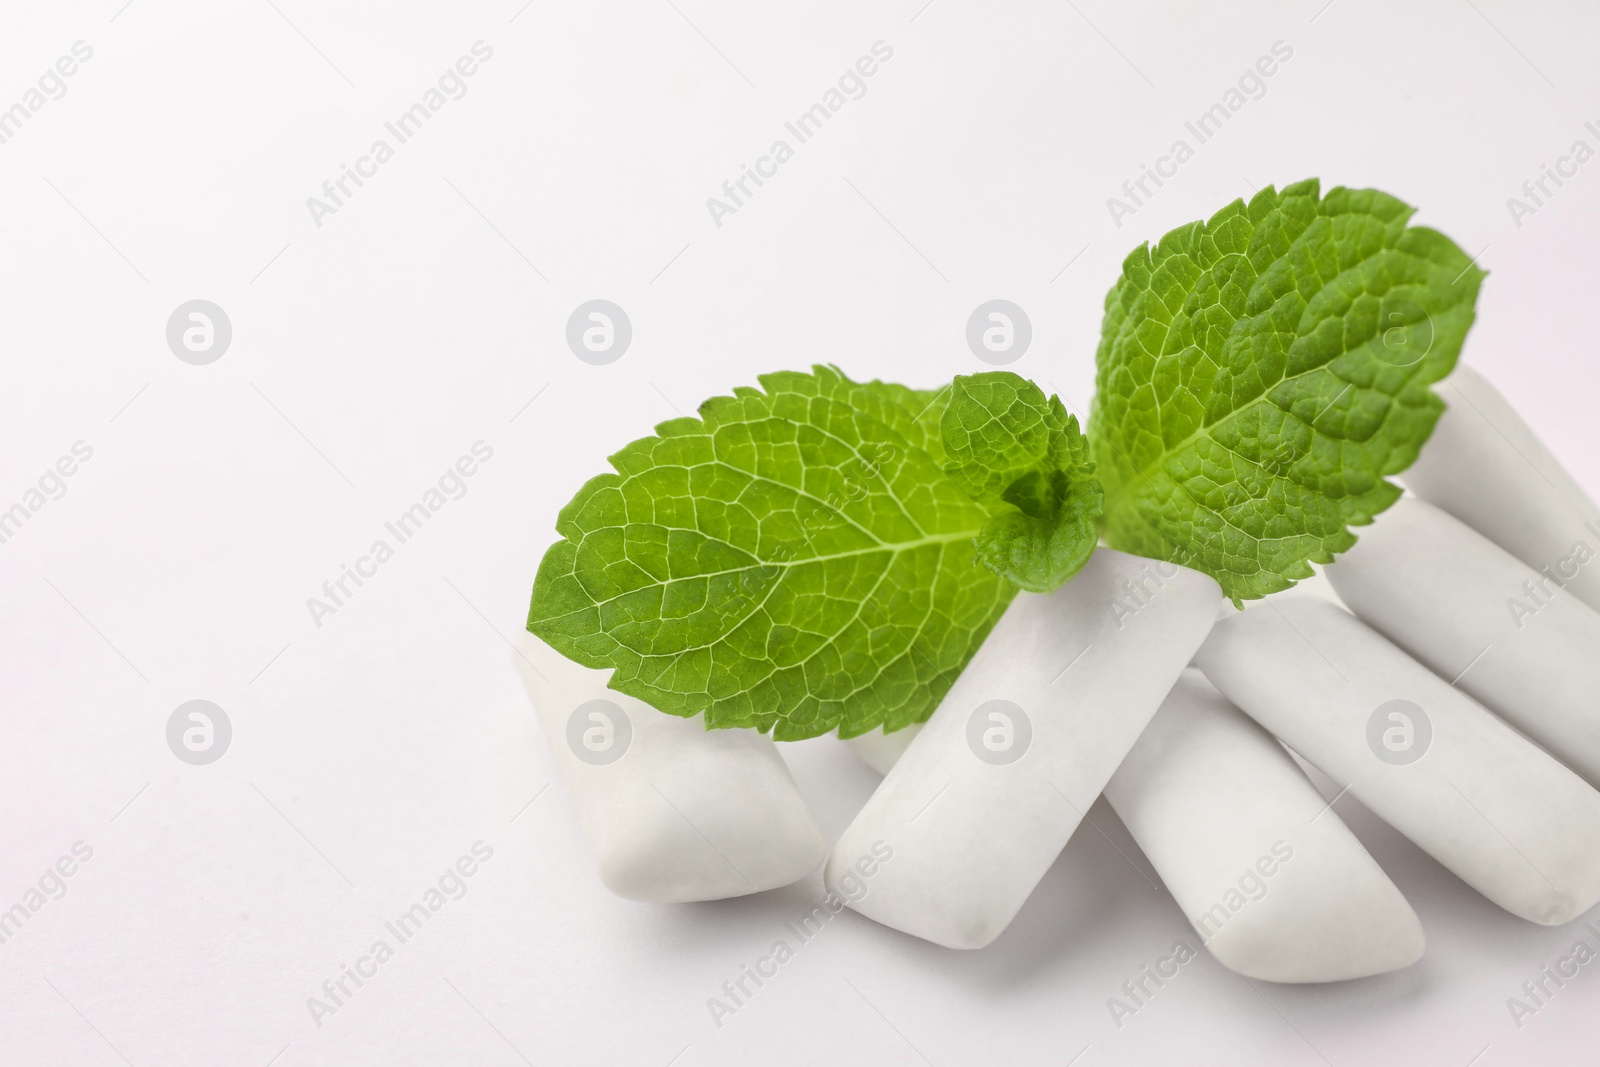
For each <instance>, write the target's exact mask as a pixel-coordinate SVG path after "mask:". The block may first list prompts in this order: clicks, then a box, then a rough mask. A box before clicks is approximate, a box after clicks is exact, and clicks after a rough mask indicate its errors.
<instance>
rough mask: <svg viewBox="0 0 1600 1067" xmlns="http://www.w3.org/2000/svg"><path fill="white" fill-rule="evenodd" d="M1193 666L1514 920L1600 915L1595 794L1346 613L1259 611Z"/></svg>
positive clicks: (1212, 643) (1285, 608)
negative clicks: (1595, 911) (1595, 910)
mask: <svg viewBox="0 0 1600 1067" xmlns="http://www.w3.org/2000/svg"><path fill="white" fill-rule="evenodd" d="M1195 665H1196V666H1198V667H1199V668H1200V669H1201V670H1203V671H1204V672H1205V674H1206V677H1207V678H1208V679H1210V680H1211V682H1212V684H1213V685H1215V686H1216V687H1217V688H1218V689H1219V690H1221V691H1222V693H1223V695H1224V696H1226V697H1227V698H1228V699H1229V700H1231V701H1232V702H1233V703H1234V704H1236V705H1238V707H1239V708H1241V709H1242V710H1243V711H1245V712H1246V713H1247V714H1248V715H1250V717H1251V718H1253V719H1255V720H1256V721H1257V722H1259V723H1260V724H1261V725H1262V726H1264V727H1266V728H1267V729H1268V730H1269V731H1271V732H1272V733H1274V734H1276V735H1277V736H1278V737H1279V738H1281V739H1282V740H1283V741H1284V743H1286V744H1287V745H1288V746H1289V747H1290V748H1292V749H1294V750H1295V751H1296V752H1298V753H1300V755H1302V756H1304V757H1305V758H1306V759H1307V760H1309V761H1311V762H1312V763H1314V764H1316V765H1317V766H1318V767H1320V768H1321V769H1322V771H1323V772H1324V773H1326V774H1327V775H1329V776H1330V777H1331V778H1333V779H1335V780H1336V781H1339V782H1345V783H1348V788H1349V790H1350V792H1351V793H1352V794H1354V795H1355V796H1356V797H1358V798H1359V799H1360V800H1361V802H1362V803H1364V804H1365V805H1366V806H1367V807H1369V808H1371V809H1372V810H1373V811H1374V812H1375V813H1376V814H1377V815H1378V816H1379V817H1380V818H1382V819H1384V820H1385V821H1387V822H1388V823H1389V824H1390V825H1391V826H1393V827H1394V828H1395V829H1396V830H1399V831H1400V832H1401V833H1402V834H1404V835H1405V836H1406V837H1409V838H1410V839H1411V840H1412V841H1413V842H1415V843H1416V844H1417V845H1418V847H1420V848H1421V849H1422V850H1423V851H1424V852H1427V853H1428V854H1429V855H1431V856H1432V857H1433V858H1434V859H1436V860H1438V861H1439V862H1440V863H1442V864H1444V866H1446V867H1448V868H1449V869H1450V870H1452V871H1454V872H1455V873H1456V874H1457V875H1458V876H1459V877H1460V878H1461V880H1462V881H1464V882H1466V883H1467V884H1468V885H1470V886H1472V887H1473V888H1474V889H1476V890H1477V891H1478V892H1480V893H1482V894H1483V895H1484V896H1486V897H1488V898H1489V899H1490V900H1492V901H1494V902H1495V903H1496V904H1498V905H1500V906H1501V907H1502V908H1505V909H1506V910H1507V911H1509V912H1512V913H1513V914H1515V915H1520V916H1521V917H1522V918H1524V919H1529V920H1532V921H1533V922H1538V923H1548V924H1555V923H1564V922H1567V921H1568V920H1570V919H1572V918H1573V917H1575V916H1577V915H1580V914H1582V913H1583V912H1584V911H1587V910H1588V909H1589V908H1590V907H1593V906H1594V904H1595V902H1596V901H1600V793H1596V792H1595V791H1594V790H1593V789H1591V788H1589V786H1588V785H1587V784H1585V783H1584V781H1583V779H1581V778H1579V777H1578V776H1577V775H1576V774H1573V773H1572V772H1571V771H1570V770H1568V769H1567V768H1566V767H1564V766H1562V765H1561V764H1560V763H1558V762H1556V760H1555V759H1554V758H1553V757H1551V756H1550V755H1548V754H1547V753H1545V752H1544V751H1543V750H1542V749H1540V748H1539V747H1538V746H1537V745H1535V744H1533V743H1532V742H1531V741H1528V740H1527V739H1526V738H1524V737H1522V736H1521V735H1520V734H1518V733H1517V732H1516V731H1515V730H1513V729H1512V728H1511V727H1509V726H1507V725H1506V724H1505V723H1503V722H1501V721H1500V720H1499V719H1497V718H1496V717H1495V716H1494V715H1492V714H1491V713H1490V712H1489V711H1487V710H1486V709H1485V708H1484V707H1483V706H1482V705H1481V704H1479V703H1478V702H1477V701H1475V700H1473V699H1472V698H1471V697H1469V696H1467V695H1466V694H1465V693H1462V692H1460V691H1458V690H1456V689H1453V688H1451V686H1450V684H1449V683H1448V682H1446V681H1444V680H1443V679H1441V678H1440V677H1439V676H1438V675H1436V674H1434V673H1433V672H1432V671H1430V670H1428V669H1427V668H1426V667H1424V666H1422V664H1420V663H1418V662H1417V661H1416V660H1414V659H1412V658H1411V657H1410V656H1408V655H1406V654H1405V653H1404V652H1402V651H1401V650H1400V649H1398V648H1396V647H1395V646H1394V645H1392V644H1390V643H1389V642H1388V641H1387V640H1386V639H1385V638H1384V637H1383V636H1382V635H1381V634H1379V633H1377V632H1376V631H1375V630H1373V629H1371V628H1370V627H1368V626H1367V625H1366V624H1365V623H1363V622H1362V621H1361V620H1359V619H1357V618H1356V617H1355V616H1353V615H1351V614H1350V613H1349V612H1347V611H1343V610H1341V609H1340V608H1337V607H1335V606H1334V605H1332V604H1329V603H1327V602H1326V601H1323V600H1317V599H1313V598H1310V597H1296V596H1292V595H1290V596H1281V595H1280V596H1274V597H1271V598H1269V599H1268V600H1266V601H1257V602H1256V603H1254V604H1252V605H1251V606H1250V607H1249V608H1247V609H1246V610H1245V611H1243V612H1241V613H1239V614H1237V615H1235V616H1234V617H1232V618H1229V619H1224V620H1222V621H1220V622H1218V623H1217V625H1216V627H1215V628H1214V629H1213V630H1212V632H1211V636H1210V637H1209V638H1208V639H1207V640H1206V643H1205V645H1204V646H1202V647H1201V649H1200V651H1199V652H1198V653H1197V654H1196V655H1195ZM1406 761H1410V762H1406Z"/></svg>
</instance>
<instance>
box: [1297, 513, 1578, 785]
mask: <svg viewBox="0 0 1600 1067" xmlns="http://www.w3.org/2000/svg"><path fill="white" fill-rule="evenodd" d="M1327 574H1328V579H1329V581H1331V582H1332V583H1333V587H1334V588H1335V589H1336V590H1338V593H1339V596H1340V599H1342V600H1343V601H1344V602H1345V603H1346V604H1348V605H1349V606H1350V610H1351V611H1354V612H1355V613H1356V615H1357V616H1358V617H1360V618H1361V619H1362V620H1364V621H1365V622H1366V623H1367V624H1368V625H1370V626H1371V627H1372V628H1373V629H1375V630H1377V631H1378V632H1379V633H1381V634H1383V635H1384V636H1385V637H1387V638H1389V640H1391V641H1393V642H1394V643H1395V644H1397V645H1399V646H1400V647H1401V648H1403V649H1405V650H1406V651H1407V652H1409V653H1411V655H1412V656H1414V657H1415V658H1416V659H1418V660H1420V661H1421V662H1422V663H1424V664H1426V665H1427V666H1429V667H1431V668H1433V671H1434V673H1435V674H1437V675H1439V676H1440V677H1441V678H1444V679H1446V680H1453V681H1454V684H1455V686H1456V688H1457V689H1460V690H1462V691H1463V692H1465V693H1467V694H1468V695H1470V696H1471V697H1472V698H1473V699H1474V700H1476V701H1478V702H1479V703H1480V704H1482V705H1484V706H1485V707H1487V708H1488V709H1489V710H1490V711H1493V712H1495V713H1496V714H1498V715H1499V716H1500V717H1501V718H1503V719H1505V720H1506V721H1507V722H1509V723H1511V724H1512V725H1513V726H1515V727H1517V729H1519V730H1521V731H1522V732H1523V733H1525V734H1527V735H1528V736H1529V737H1531V738H1533V739H1534V740H1535V741H1537V742H1539V744H1541V745H1543V746H1544V747H1545V748H1547V749H1548V750H1549V751H1550V752H1551V754H1553V755H1554V756H1555V757H1556V758H1557V759H1559V760H1561V761H1562V762H1563V763H1565V764H1566V765H1567V766H1569V767H1571V768H1572V769H1573V770H1575V771H1577V772H1578V774H1580V775H1582V776H1583V777H1584V778H1586V779H1587V780H1588V781H1589V783H1590V784H1592V785H1600V614H1597V613H1596V612H1595V611H1594V610H1593V609H1592V608H1590V607H1589V606H1588V605H1586V604H1584V603H1583V602H1582V601H1580V600H1578V599H1577V598H1576V597H1574V596H1571V595H1569V594H1568V593H1567V592H1566V591H1565V590H1563V589H1561V588H1559V587H1557V586H1556V585H1554V584H1553V583H1551V582H1548V581H1545V580H1544V576H1543V575H1541V574H1539V573H1538V572H1537V571H1535V570H1534V569H1533V568H1531V567H1529V566H1528V565H1527V564H1525V563H1523V562H1522V561H1521V560H1518V559H1517V558H1516V557H1514V556H1512V555H1511V554H1510V553H1508V552H1506V551H1505V550H1504V549H1502V548H1501V547H1500V546H1499V545H1496V544H1495V543H1494V542H1492V541H1490V540H1489V539H1488V538H1486V537H1484V536H1483V535H1481V534H1479V533H1478V532H1477V531H1475V530H1473V529H1471V528H1470V527H1468V526H1466V525H1465V524H1464V523H1462V522H1460V521H1459V520H1457V519H1455V518H1453V517H1452V516H1450V515H1448V514H1446V513H1445V512H1443V511H1440V510H1439V509H1438V508H1436V507H1434V506H1433V505H1431V504H1428V503H1425V502H1423V501H1421V500H1418V499H1416V498H1415V497H1402V498H1400V499H1399V500H1398V501H1396V502H1395V504H1394V506H1393V507H1391V508H1389V510H1388V511H1385V512H1384V513H1383V514H1381V515H1379V516H1378V518H1377V521H1376V522H1374V523H1373V525H1372V526H1371V527H1369V528H1368V529H1365V530H1363V531H1362V532H1361V540H1360V541H1358V542H1357V543H1356V546H1355V547H1354V548H1352V549H1350V550H1349V551H1348V552H1346V553H1345V554H1344V555H1342V556H1340V557H1339V559H1338V561H1337V562H1335V563H1333V564H1331V565H1329V566H1328V568H1327Z"/></svg>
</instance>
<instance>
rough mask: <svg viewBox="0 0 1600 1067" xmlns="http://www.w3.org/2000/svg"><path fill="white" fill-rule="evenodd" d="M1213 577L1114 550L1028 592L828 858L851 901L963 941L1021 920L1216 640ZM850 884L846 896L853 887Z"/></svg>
mask: <svg viewBox="0 0 1600 1067" xmlns="http://www.w3.org/2000/svg"><path fill="white" fill-rule="evenodd" d="M1220 602H1221V590H1220V589H1219V588H1218V586H1217V583H1216V582H1215V581H1213V580H1212V579H1211V578H1210V577H1208V576H1206V575H1204V574H1201V573H1199V572H1198V571H1191V570H1188V569H1186V568H1183V567H1179V566H1177V565H1175V564H1171V563H1158V562H1155V561H1153V560H1147V559H1140V558H1139V557H1136V556H1129V555H1125V554H1123V553H1121V552H1114V551H1112V550H1110V549H1106V548H1101V549H1099V550H1097V551H1096V552H1095V554H1094V555H1093V556H1092V557H1090V559H1089V562H1088V564H1086V565H1085V566H1084V568H1083V570H1082V571H1080V572H1079V573H1078V575H1077V576H1076V577H1074V578H1073V579H1072V581H1070V582H1068V583H1067V584H1066V585H1065V586H1063V587H1062V588H1061V589H1059V590H1057V591H1056V592H1054V593H1050V594H1048V595H1038V594H1033V593H1018V594H1017V598H1016V599H1015V600H1014V601H1012V603H1011V606H1010V607H1009V608H1007V609H1006V612H1005V614H1004V615H1003V616H1001V618H1000V621H999V622H998V623H996V624H995V627H994V630H993V631H991V632H990V634H989V636H988V638H987V639H986V640H985V641H984V643H983V646H982V647H981V648H980V649H979V650H978V653H977V655H975V656H974V657H973V658H972V662H971V663H969V664H968V665H967V668H966V670H965V671H963V672H962V674H961V677H960V678H958V679H957V680H956V683H955V685H954V686H952V687H951V689H950V692H949V693H948V694H947V695H946V696H945V699H944V701H943V702H942V703H941V704H940V705H939V709H938V710H937V711H935V712H934V713H933V716H932V718H930V719H929V720H928V722H927V723H926V724H925V725H924V726H923V729H922V732H921V733H919V734H918V735H917V737H916V739H915V740H913V741H912V742H911V747H910V748H908V749H907V750H906V752H905V755H903V756H901V757H900V759H899V761H898V762H897V763H895V765H894V766H893V768H891V769H890V771H889V774H888V776H887V777H886V778H884V780H883V782H882V784H880V785H879V786H878V789H877V791H876V792H874V793H873V794H872V797H871V798H870V799H869V800H868V801H867V804H866V807H864V808H863V809H862V810H861V812H860V813H859V814H858V815H857V816H856V819H855V821H854V822H852V823H851V824H850V826H849V828H848V829H846V830H845V832H844V836H843V837H841V838H840V840H839V843H838V845H837V846H836V847H835V848H834V851H833V855H832V856H831V857H830V858H829V860H828V866H827V869H826V880H827V884H828V887H829V888H830V889H834V890H836V891H837V890H838V889H839V883H838V879H839V878H840V876H841V875H844V874H847V873H848V872H849V871H850V870H851V869H852V868H853V867H854V865H855V864H856V863H857V862H858V861H859V860H860V859H862V858H864V857H868V856H870V855H872V854H874V852H873V846H874V845H875V844H879V843H880V842H881V845H880V848H881V847H883V846H887V847H888V848H890V849H892V850H893V858H892V859H890V860H887V861H885V862H883V863H882V865H881V866H880V867H878V869H877V871H876V873H875V874H874V875H873V877H872V879H871V881H870V882H869V883H868V888H867V891H866V894H865V895H864V896H861V897H860V898H859V899H855V900H853V902H852V903H851V905H850V906H851V907H852V908H854V909H856V910H857V911H858V912H860V913H861V914H863V915H865V916H867V917H868V918H870V919H875V920H876V921H878V922H880V923H883V924H884V925H886V926H892V927H894V928H895V929H897V930H903V931H905V932H906V933H908V934H915V935H916V936H918V937H921V938H925V939H927V940H929V941H932V942H934V943H936V944H940V945H945V946H947V947H949V948H982V947H983V946H984V945H987V944H988V943H989V942H991V941H993V940H994V939H995V938H996V937H997V936H999V934H1000V932H1001V931H1002V930H1004V929H1005V928H1006V925H1007V924H1008V923H1010V922H1011V919H1012V917H1013V916H1015V915H1016V913H1017V910H1018V909H1019V908H1021V907H1022V903H1023V901H1025V900H1026V899H1027V898H1028V894H1029V893H1031V892H1032V891H1033V887H1034V886H1035V885H1037V884H1038V882H1039V879H1040V878H1042V877H1043V876H1044V873H1045V871H1046V870H1047V869H1049V867H1050V864H1051V863H1052V862H1054V861H1055V858H1056V856H1057V855H1059V854H1060V852H1061V849H1062V847H1063V846H1064V845H1066V843H1067V838H1069V837H1071V836H1072V832H1073V830H1075V829H1076V828H1077V826H1078V822H1079V820H1080V819H1082V818H1083V813H1084V812H1085V811H1087V810H1088V808H1089V805H1090V804H1092V803H1094V800H1095V797H1097V796H1098V795H1099V794H1100V791H1101V790H1102V789H1103V788H1105V784H1106V780H1107V779H1109V778H1110V777H1111V772H1112V771H1114V770H1116V767H1117V764H1118V763H1121V762H1122V758H1123V756H1125V755H1127V752H1128V749H1129V748H1130V747H1131V746H1132V745H1133V742H1134V741H1135V739H1137V738H1138V736H1139V732H1140V731H1141V730H1143V729H1144V727H1145V724H1146V723H1148V722H1149V721H1150V717H1151V716H1152V715H1154V714H1155V711H1156V708H1157V707H1159V706H1160V704H1161V701H1162V699H1163V698H1164V697H1165V696H1166V695H1167V691H1168V690H1169V689H1171V688H1172V684H1173V682H1175V681H1177V679H1178V675H1179V674H1181V673H1182V671H1183V667H1184V665H1185V664H1186V663H1188V661H1189V657H1190V656H1192V655H1193V654H1194V650H1195V649H1196V648H1197V647H1199V645H1200V642H1201V641H1202V640H1204V639H1205V635H1206V633H1207V632H1208V631H1209V630H1210V629H1211V623H1212V621H1213V619H1215V617H1216V613H1217V605H1218V604H1219V603H1220ZM846 895H847V894H844V893H841V896H846Z"/></svg>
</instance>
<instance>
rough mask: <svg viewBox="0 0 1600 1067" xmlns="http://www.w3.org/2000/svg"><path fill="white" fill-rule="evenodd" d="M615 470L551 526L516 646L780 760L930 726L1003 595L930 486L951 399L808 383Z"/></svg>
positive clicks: (684, 422) (717, 416) (939, 472)
mask: <svg viewBox="0 0 1600 1067" xmlns="http://www.w3.org/2000/svg"><path fill="white" fill-rule="evenodd" d="M760 381H761V389H759V390H758V389H750V388H743V389H737V390H735V391H734V395H733V396H729V397H717V398H715V399H712V400H708V401H707V402H706V403H705V404H703V405H701V407H700V411H699V418H682V419H674V420H672V421H670V422H665V423H662V424H661V425H660V426H658V427H657V428H656V434H655V436H653V437H647V438H644V439H642V440H639V441H635V442H633V443H632V444H630V445H628V446H627V447H625V448H623V449H622V450H621V451H620V452H618V453H616V455H614V456H612V457H611V465H612V466H613V467H614V468H615V471H616V473H613V474H602V475H600V476H598V477H596V478H594V479H592V480H590V481H589V482H588V484H586V485H585V486H584V487H583V488H582V489H581V490H579V492H578V495H577V496H576V497H574V498H573V500H572V502H571V503H569V504H568V505H567V506H566V507H565V508H563V509H562V510H561V514H560V516H559V518H558V520H557V523H556V528H557V530H558V531H559V532H560V534H561V535H562V540H560V541H557V542H556V543H555V544H554V545H553V546H551V548H550V549H549V551H548V552H546V554H545V556H544V559H543V560H542V561H541V563H540V565H539V572H538V576H537V578H536V579H535V582H534V588H533V600H532V604H531V606H530V608H529V612H528V629H529V630H531V631H532V632H533V633H535V634H537V635H538V636H539V637H541V638H543V639H544V640H545V641H546V642H548V643H549V644H550V645H551V646H552V647H554V648H555V649H556V650H557V651H559V652H561V653H563V654H564V655H566V656H568V657H569V658H571V659H573V660H576V661H577V662H579V663H581V664H583V665H584V666H587V667H594V668H601V669H604V668H611V669H613V674H612V676H611V682H610V685H611V688H613V689H616V690H619V691H620V692H623V693H627V694H629V695H631V696H635V697H638V698H639V699H641V700H643V701H645V702H646V703H648V704H651V705H653V706H654V707H656V708H658V709H660V710H661V711H664V712H669V713H671V714H674V715H684V716H689V715H693V714H695V713H697V712H700V711H704V712H705V713H706V724H707V725H708V726H712V727H723V726H753V727H756V728H757V729H760V730H762V731H768V730H770V731H772V733H773V735H774V736H775V737H777V738H779V739H783V740H793V739H798V738H804V737H814V736H817V735H819V734H824V733H827V732H829V731H830V730H833V729H835V728H837V729H838V731H839V733H840V735H841V736H845V737H850V736H854V735H856V734H861V733H865V732H867V731H868V730H872V729H875V728H877V727H879V726H883V727H885V728H886V729H890V730H895V729H899V728H901V727H903V726H907V725H909V724H911V723H913V722H921V721H924V720H926V719H927V718H928V716H929V715H931V714H932V713H933V710H934V709H935V708H936V707H937V706H938V704H939V701H940V700H941V699H942V698H943V697H944V694H945V693H946V692H947V691H948V690H949V688H950V686H951V684H952V683H953V682H954V681H955V679H956V676H957V675H959V674H960V672H961V670H962V668H963V667H965V666H966V664H967V661H968V660H969V659H971V657H972V654H973V653H974V652H976V651H977V649H978V645H979V644H980V643H981V642H982V641H983V639H984V637H985V636H987V635H988V633H989V630H990V628H991V627H993V625H994V623H995V621H996V620H997V619H998V618H999V617H1000V613H1001V612H1002V611H1003V610H1004V609H1005V607H1006V605H1007V604H1008V603H1009V602H1010V601H1011V598H1012V597H1013V596H1014V595H1015V593H1016V588H1015V587H1014V586H1012V585H1010V584H1008V583H1006V582H1004V581H1002V580H1001V579H999V578H998V577H996V576H994V575H993V574H990V573H989V572H988V571H986V570H984V569H983V568H982V567H980V566H978V565H977V564H976V563H975V562H974V561H973V559H972V547H971V543H972V539H973V537H974V536H976V535H977V533H978V531H979V530H980V529H981V528H982V527H983V525H984V522H985V521H986V520H987V519H988V518H989V514H990V512H989V509H987V508H985V507H984V506H983V505H982V504H980V503H978V502H975V501H974V500H973V499H972V498H970V497H969V496H967V495H966V494H965V493H963V492H962V491H961V488H960V487H959V486H957V485H956V484H955V483H954V482H953V481H952V480H951V479H949V478H948V477H946V476H945V474H944V470H943V465H944V461H945V457H944V450H943V446H942V444H941V443H940V435H939V416H940V414H941V412H942V407H943V404H944V403H945V402H946V401H947V400H948V392H946V391H940V392H937V393H934V392H921V391H917V390H912V389H907V388H905V387H903V386H898V385H890V384H887V383H884V382H867V383H857V382H852V381H850V380H849V379H848V378H846V377H844V375H843V374H841V373H839V371H838V370H836V369H833V368H828V367H816V368H813V370H812V372H811V373H809V374H804V373H798V372H785V373H780V374H769V375H766V376H765V377H763V378H761V379H760Z"/></svg>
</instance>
